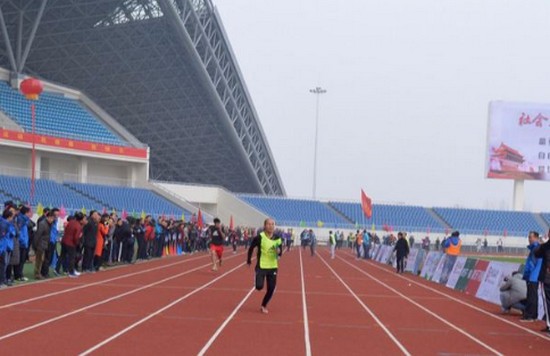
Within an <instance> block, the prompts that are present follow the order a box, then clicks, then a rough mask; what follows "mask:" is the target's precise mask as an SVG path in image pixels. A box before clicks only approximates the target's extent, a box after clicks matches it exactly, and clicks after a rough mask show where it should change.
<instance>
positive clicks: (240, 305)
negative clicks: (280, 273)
mask: <svg viewBox="0 0 550 356" xmlns="http://www.w3.org/2000/svg"><path fill="white" fill-rule="evenodd" d="M254 289H255V288H254V287H252V288H251V289H250V291H249V292H248V293H247V294H246V295H245V297H244V298H243V300H241V302H240V303H239V304H238V305H237V306H236V307H235V309H234V310H233V312H232V313H231V314H230V315H229V316H228V317H227V319H225V321H224V322H223V324H222V325H221V326H220V327H219V328H218V330H216V332H215V333H214V335H212V337H211V338H210V340H208V342H207V343H206V344H205V345H204V347H203V348H202V349H201V351H200V352H199V354H198V355H199V356H203V355H204V354H205V353H206V351H208V349H209V348H210V346H212V344H213V343H214V341H216V339H217V338H218V336H220V334H221V332H222V331H223V329H225V327H226V326H227V324H229V322H230V321H231V319H233V317H235V315H236V314H237V312H238V311H239V309H241V307H242V306H243V304H244V303H245V302H246V301H247V300H248V298H250V296H251V295H252V292H254Z"/></svg>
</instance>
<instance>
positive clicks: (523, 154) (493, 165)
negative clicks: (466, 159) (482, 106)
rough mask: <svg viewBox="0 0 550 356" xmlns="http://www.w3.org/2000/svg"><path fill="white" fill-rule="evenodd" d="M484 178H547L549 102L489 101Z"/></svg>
mask: <svg viewBox="0 0 550 356" xmlns="http://www.w3.org/2000/svg"><path fill="white" fill-rule="evenodd" d="M486 162H487V169H486V171H487V178H497V179H514V180H527V179H530V180H533V179H534V180H550V104H533V103H516V102H504V101H493V102H491V103H490V104H489V128H488V144H487V161H486Z"/></svg>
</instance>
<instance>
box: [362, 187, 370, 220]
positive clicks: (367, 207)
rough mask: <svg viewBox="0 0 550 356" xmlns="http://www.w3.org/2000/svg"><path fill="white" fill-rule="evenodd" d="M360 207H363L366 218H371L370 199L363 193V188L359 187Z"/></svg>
mask: <svg viewBox="0 0 550 356" xmlns="http://www.w3.org/2000/svg"><path fill="white" fill-rule="evenodd" d="M361 209H363V213H364V214H365V216H366V217H367V219H370V218H372V200H371V199H370V198H369V197H368V196H367V195H366V194H365V192H364V191H363V189H361Z"/></svg>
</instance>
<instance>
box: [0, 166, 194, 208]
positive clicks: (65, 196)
mask: <svg viewBox="0 0 550 356" xmlns="http://www.w3.org/2000/svg"><path fill="white" fill-rule="evenodd" d="M29 187H30V178H26V177H11V176H3V175H0V199H1V201H2V202H4V201H7V200H13V201H19V202H28V201H29V200H30V196H29V191H30V189H29ZM35 187H36V188H35V192H36V193H35V197H34V205H36V204H38V203H40V204H42V205H43V206H55V207H61V206H63V207H64V208H65V209H66V210H67V211H69V212H72V211H74V210H80V209H82V208H85V209H86V210H88V211H90V210H92V209H95V210H99V211H101V210H103V208H106V209H109V210H111V209H116V210H117V211H118V212H121V211H122V210H123V209H124V210H126V212H128V214H131V213H136V214H140V213H141V212H142V211H143V212H145V213H147V214H151V215H153V216H158V215H163V214H165V215H166V216H167V217H170V216H172V215H173V216H174V218H176V219H179V218H180V217H181V215H182V213H184V214H185V218H186V219H189V218H190V217H191V213H190V212H188V211H187V210H184V209H182V208H181V207H178V206H177V205H175V204H172V203H171V202H169V201H167V200H165V199H164V198H162V197H160V196H158V195H157V194H155V193H153V192H152V191H150V190H147V189H143V188H127V187H113V186H103V185H95V184H82V183H63V184H60V183H57V182H55V181H52V180H48V179H37V180H36V186H35Z"/></svg>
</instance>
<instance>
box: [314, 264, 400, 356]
mask: <svg viewBox="0 0 550 356" xmlns="http://www.w3.org/2000/svg"><path fill="white" fill-rule="evenodd" d="M329 263H332V260H331V261H330V262H329ZM304 275H305V285H306V296H307V306H308V314H309V322H310V323H309V325H310V335H311V350H312V354H314V355H338V354H341V355H366V354H376V355H382V354H388V355H398V354H403V352H402V350H401V349H400V348H399V347H398V346H397V344H396V343H395V342H394V341H393V340H392V339H391V338H390V337H389V336H388V334H387V333H386V332H385V331H384V330H383V329H382V328H381V326H380V325H379V324H378V323H377V321H376V320H375V319H374V318H373V317H372V316H371V315H370V314H369V313H368V312H367V311H366V310H365V309H364V308H363V307H362V306H361V304H359V302H358V301H357V300H356V299H355V297H354V296H353V295H352V294H351V293H350V292H349V291H348V290H347V289H346V287H345V286H344V285H343V284H342V283H341V282H340V281H339V280H338V279H337V277H336V276H335V275H334V274H333V273H332V272H331V271H330V269H329V268H327V266H326V265H325V264H324V263H323V262H322V261H321V259H319V258H317V257H314V258H310V257H309V256H308V258H306V259H305V260H304ZM359 297H362V296H359ZM366 335H368V337H366Z"/></svg>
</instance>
